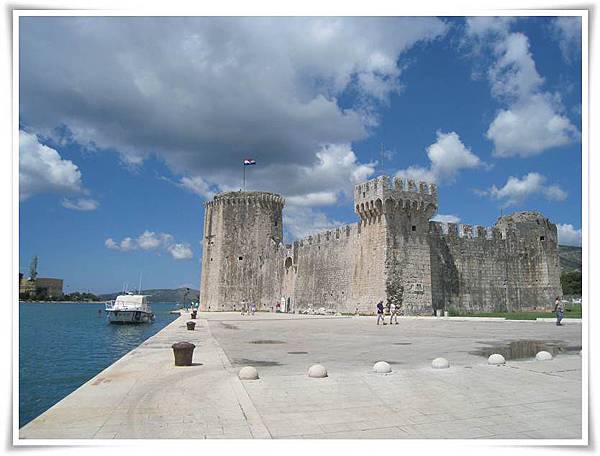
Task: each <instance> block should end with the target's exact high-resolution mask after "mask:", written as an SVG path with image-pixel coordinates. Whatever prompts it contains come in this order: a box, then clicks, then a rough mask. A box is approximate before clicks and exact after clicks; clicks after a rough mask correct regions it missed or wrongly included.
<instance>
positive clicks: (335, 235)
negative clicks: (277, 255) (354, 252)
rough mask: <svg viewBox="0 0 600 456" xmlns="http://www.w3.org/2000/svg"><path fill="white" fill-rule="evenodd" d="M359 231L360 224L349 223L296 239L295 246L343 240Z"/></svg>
mask: <svg viewBox="0 0 600 456" xmlns="http://www.w3.org/2000/svg"><path fill="white" fill-rule="evenodd" d="M355 233H358V225H357V224H356V223H351V224H349V225H344V226H340V227H338V228H336V229H333V230H325V231H321V232H318V233H314V234H311V235H309V236H306V237H305V238H303V239H298V240H297V241H294V247H296V248H298V247H304V246H307V245H317V244H322V243H326V242H330V241H341V240H345V239H346V238H349V237H351V236H352V235H353V234H355Z"/></svg>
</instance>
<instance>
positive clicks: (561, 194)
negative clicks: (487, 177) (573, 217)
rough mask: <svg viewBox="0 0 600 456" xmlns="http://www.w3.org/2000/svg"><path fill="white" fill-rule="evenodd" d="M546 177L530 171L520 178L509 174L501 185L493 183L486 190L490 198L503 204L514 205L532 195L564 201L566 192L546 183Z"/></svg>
mask: <svg viewBox="0 0 600 456" xmlns="http://www.w3.org/2000/svg"><path fill="white" fill-rule="evenodd" d="M546 180H547V179H546V177H544V176H542V175H541V174H539V173H535V172H531V173H528V174H527V175H525V176H523V177H522V178H520V179H519V178H518V177H514V176H510V177H509V178H508V180H507V181H506V184H504V186H503V187H501V188H498V187H496V186H495V185H493V186H492V187H491V188H490V190H489V191H488V192H487V193H488V194H489V195H490V196H491V197H492V198H494V199H497V200H503V201H504V202H503V206H504V207H508V206H514V205H517V204H520V203H522V202H523V201H524V200H525V199H527V198H529V197H531V196H533V195H542V196H543V197H545V198H546V199H548V200H551V201H564V200H565V199H566V198H567V193H566V192H565V191H564V190H562V189H561V188H560V187H559V186H558V185H546Z"/></svg>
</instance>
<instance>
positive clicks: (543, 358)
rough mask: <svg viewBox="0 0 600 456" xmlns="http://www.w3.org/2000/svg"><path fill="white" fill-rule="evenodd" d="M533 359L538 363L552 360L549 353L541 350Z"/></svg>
mask: <svg viewBox="0 0 600 456" xmlns="http://www.w3.org/2000/svg"><path fill="white" fill-rule="evenodd" d="M535 359H537V360H538V361H548V360H551V359H552V355H551V354H550V353H549V352H547V351H543V350H542V351H541V352H538V353H537V354H536V355H535Z"/></svg>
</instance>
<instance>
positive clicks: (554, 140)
mask: <svg viewBox="0 0 600 456" xmlns="http://www.w3.org/2000/svg"><path fill="white" fill-rule="evenodd" d="M483 22H486V21H485V20H484V21H483ZM474 24H479V25H476V26H475V25H474ZM491 24H492V25H489V24H488V25H487V26H486V25H485V24H484V23H482V22H481V21H479V22H478V21H472V20H469V19H468V20H467V33H466V35H467V37H469V38H470V39H471V43H472V45H473V47H474V48H475V49H476V50H478V51H479V50H480V49H481V48H484V49H486V50H487V51H488V52H486V53H485V54H484V55H486V56H488V55H491V56H492V62H491V64H490V68H489V70H488V74H487V76H488V79H489V82H490V86H491V92H492V95H493V96H494V97H496V98H497V99H498V100H499V101H500V102H501V103H503V104H504V105H505V106H506V107H505V108H503V109H501V110H499V112H498V113H497V115H496V117H495V119H494V120H493V121H492V123H491V124H490V126H489V128H488V130H487V132H486V137H487V138H488V139H489V140H491V141H492V142H493V143H494V155H495V156H497V157H512V156H521V157H529V156H532V155H536V154H540V153H542V152H544V151H546V150H548V149H552V148H555V147H560V146H564V145H567V144H570V143H572V142H574V141H577V140H579V137H580V133H579V130H578V129H577V127H576V126H574V125H573V124H572V123H571V121H570V120H569V118H568V117H567V116H566V115H565V114H564V108H563V106H562V101H561V97H560V95H559V94H558V93H550V92H547V91H544V90H542V87H543V84H544V78H543V77H542V76H541V75H540V74H539V73H538V71H537V68H536V65H535V61H534V59H533V55H532V54H531V51H530V46H529V39H528V38H527V36H526V35H524V34H523V33H518V32H512V33H511V32H510V25H511V22H510V21H508V22H507V21H504V22H495V21H491ZM490 31H491V32H490ZM481 55H482V54H481V53H478V55H477V59H478V60H481Z"/></svg>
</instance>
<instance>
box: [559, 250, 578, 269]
mask: <svg viewBox="0 0 600 456" xmlns="http://www.w3.org/2000/svg"><path fill="white" fill-rule="evenodd" d="M558 256H559V257H560V270H561V272H570V271H581V247H571V246H569V245H559V246H558Z"/></svg>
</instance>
